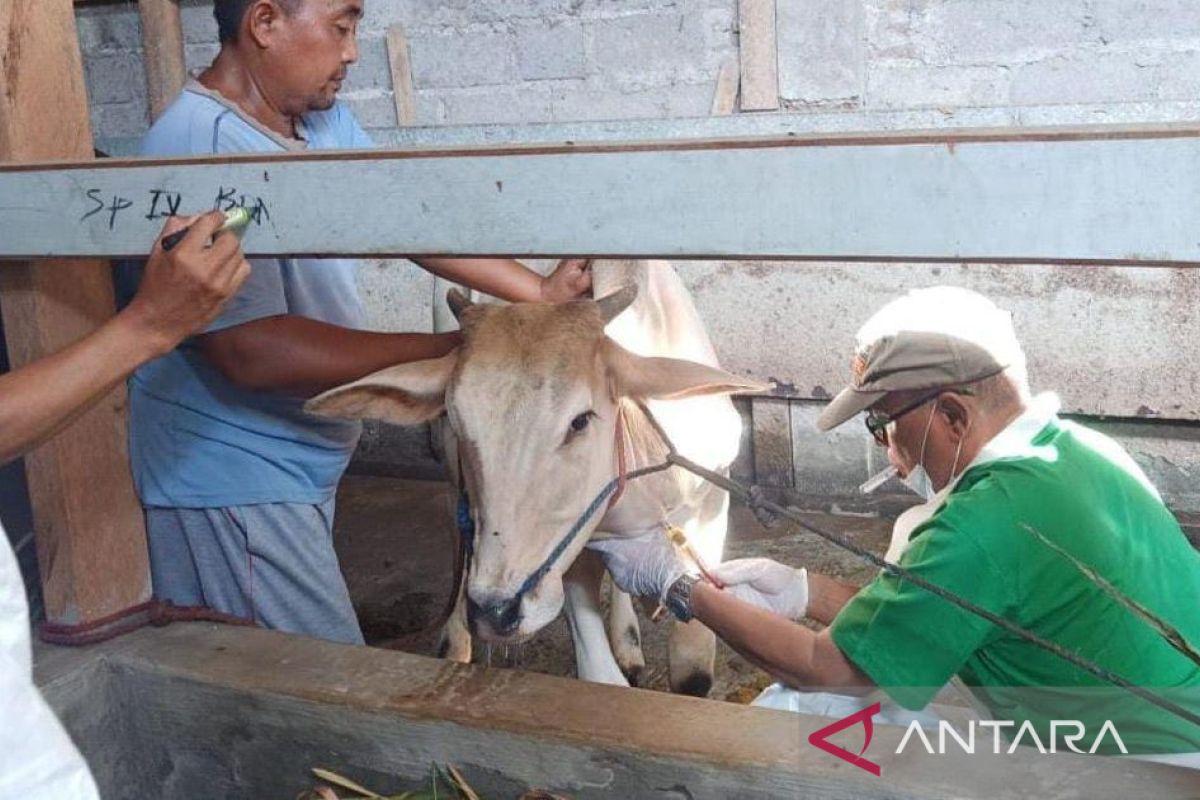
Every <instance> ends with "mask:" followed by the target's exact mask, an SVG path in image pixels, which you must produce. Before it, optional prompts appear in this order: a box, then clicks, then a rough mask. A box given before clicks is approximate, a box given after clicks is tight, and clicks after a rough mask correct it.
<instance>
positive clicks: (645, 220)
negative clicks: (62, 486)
mask: <svg viewBox="0 0 1200 800" xmlns="http://www.w3.org/2000/svg"><path fill="white" fill-rule="evenodd" d="M234 202H241V203H246V204H248V205H250V206H251V207H252V209H254V211H255V214H256V217H257V224H256V225H252V227H251V229H250V231H249V232H248V233H247V235H246V238H245V248H246V250H247V252H249V253H250V254H254V255H281V254H302V253H308V254H335V253H336V254H347V255H368V256H398V255H403V254H414V255H419V254H497V255H500V254H503V255H515V256H555V255H570V254H580V255H594V256H612V257H626V256H643V255H656V256H662V257H667V258H743V257H745V258H752V257H758V258H775V259H808V260H822V261H864V260H865V261H880V260H902V261H937V260H943V261H953V262H964V261H967V262H969V261H976V262H984V263H997V262H1000V263H1002V262H1024V263H1036V264H1045V263H1079V262H1086V263H1126V264H1139V265H1164V264H1166V265H1170V264H1176V263H1197V262H1200V237H1197V236H1196V235H1195V231H1197V230H1200V129H1198V128H1197V127H1196V126H1188V127H1169V128H1163V129H1155V130H1143V129H1129V128H1097V129H1090V130H1068V131H1047V130H1040V131H1028V130H1026V131H1021V130H1018V131H1011V130H1010V131H972V132H944V131H938V132H925V133H904V134H889V135H879V136H827V137H813V138H811V139H801V138H799V137H794V138H792V137H788V138H783V139H768V140H734V141H722V142H714V141H704V142H667V143H657V144H656V143H640V144H638V143H624V144H605V145H592V146H569V145H563V146H529V147H511V148H505V149H496V148H492V149H487V148H480V149H460V150H445V151H429V150H416V151H326V152H313V153H301V154H287V155H277V156H263V155H240V156H220V157H208V158H200V159H196V158H193V159H170V160H162V161H139V160H127V161H118V160H104V161H100V162H95V163H94V164H93V165H78V164H76V165H65V164H60V165H55V166H49V165H42V166H41V167H39V168H37V169H33V168H30V167H24V166H12V167H6V168H2V169H0V210H2V211H0V257H10V258H12V257H49V256H86V255H103V256H123V255H138V254H142V253H145V252H146V251H147V249H148V248H149V247H150V244H151V242H152V240H153V238H154V236H155V234H156V233H157V231H158V230H159V228H160V226H161V224H162V219H161V217H162V216H163V215H165V214H168V213H171V212H172V211H179V212H195V211H200V210H202V209H207V208H211V207H212V206H213V205H214V204H217V205H221V206H226V205H229V204H232V203H234Z"/></svg>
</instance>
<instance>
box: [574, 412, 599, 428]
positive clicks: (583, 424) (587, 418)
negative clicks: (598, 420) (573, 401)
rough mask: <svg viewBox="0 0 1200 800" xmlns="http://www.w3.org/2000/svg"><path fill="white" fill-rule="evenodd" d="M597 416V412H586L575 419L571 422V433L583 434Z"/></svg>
mask: <svg viewBox="0 0 1200 800" xmlns="http://www.w3.org/2000/svg"><path fill="white" fill-rule="evenodd" d="M594 416H596V414H595V412H592V411H585V412H583V413H582V414H580V415H579V416H577V417H575V419H573V420H571V431H572V432H573V433H582V432H583V431H584V430H585V429H586V428H587V426H588V423H589V422H591V421H592V417H594Z"/></svg>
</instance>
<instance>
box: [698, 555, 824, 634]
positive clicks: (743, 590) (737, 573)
mask: <svg viewBox="0 0 1200 800" xmlns="http://www.w3.org/2000/svg"><path fill="white" fill-rule="evenodd" d="M709 571H710V572H712V574H713V576H714V577H716V578H717V579H718V580H720V581H721V582H722V583H724V584H725V591H727V592H729V593H730V594H732V595H733V596H734V597H736V598H738V599H739V600H744V601H745V602H747V603H749V604H750V605H753V606H758V607H759V608H763V609H766V610H767V611H771V612H774V613H776V614H779V615H780V616H782V617H787V618H788V619H801V618H802V617H803V616H804V615H805V613H806V612H807V611H808V571H807V570H804V569H794V568H792V567H789V566H788V565H786V564H780V563H779V562H778V561H772V560H771V559H769V558H739V559H736V560H734V561H726V562H725V563H724V564H718V565H717V566H715V567H713V568H712V569H711V570H709Z"/></svg>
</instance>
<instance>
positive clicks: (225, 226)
mask: <svg viewBox="0 0 1200 800" xmlns="http://www.w3.org/2000/svg"><path fill="white" fill-rule="evenodd" d="M249 224H250V212H249V211H247V210H246V209H245V208H243V207H242V206H234V207H233V208H231V209H229V210H228V211H226V212H225V222H224V223H222V224H221V227H220V228H217V232H216V233H215V234H214V237H215V236H219V235H221V234H222V233H224V232H225V231H231V232H232V233H233V235H234V236H236V237H238V238H239V239H240V238H242V234H244V233H245V232H246V226H248V225H249ZM191 229H192V226H191V225H188V226H187V227H186V228H180V229H179V230H177V231H175V232H174V233H171V234H168V235H166V236H164V237H163V240H162V249H163V251H164V252H170V251H171V250H172V249H173V248H174V247H175V246H176V245H178V244H179V243H180V242H182V241H183V237H185V236H187V234H188V231H190V230H191Z"/></svg>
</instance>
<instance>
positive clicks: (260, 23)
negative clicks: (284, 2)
mask: <svg viewBox="0 0 1200 800" xmlns="http://www.w3.org/2000/svg"><path fill="white" fill-rule="evenodd" d="M282 13H284V12H283V10H282V9H280V8H279V7H278V6H277V5H276V4H275V3H272V2H264V1H263V0H255V2H253V3H251V5H250V7H249V8H248V9H246V11H245V16H243V17H242V22H241V25H240V30H239V31H238V34H239V36H244V35H246V34H249V36H250V38H251V40H252V41H253V42H254V43H255V44H256V45H257V46H258V47H260V48H263V47H266V46H267V43H268V40H269V39H270V37H271V34H272V33H273V32H274V30H275V28H276V26H277V25H278V23H279V17H280V14H282Z"/></svg>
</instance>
